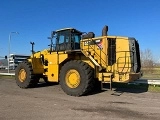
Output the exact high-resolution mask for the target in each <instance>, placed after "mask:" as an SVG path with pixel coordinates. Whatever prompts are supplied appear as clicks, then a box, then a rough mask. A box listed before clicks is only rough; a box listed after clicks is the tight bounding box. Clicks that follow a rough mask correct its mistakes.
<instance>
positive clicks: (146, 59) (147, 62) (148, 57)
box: [141, 49, 154, 72]
mask: <svg viewBox="0 0 160 120" xmlns="http://www.w3.org/2000/svg"><path fill="white" fill-rule="evenodd" d="M141 65H142V69H143V70H145V72H153V67H154V61H153V55H152V51H151V50H150V49H145V50H144V51H141Z"/></svg>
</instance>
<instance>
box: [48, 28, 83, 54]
mask: <svg viewBox="0 0 160 120" xmlns="http://www.w3.org/2000/svg"><path fill="white" fill-rule="evenodd" d="M81 35H82V32H80V31H78V30H76V29H74V28H65V29H60V30H57V31H54V32H52V38H53V37H55V38H56V39H55V40H54V41H53V49H54V50H53V51H57V52H58V51H66V50H77V49H80V40H81ZM51 44H52V43H51Z"/></svg>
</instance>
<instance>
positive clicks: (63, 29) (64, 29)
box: [56, 28, 82, 33]
mask: <svg viewBox="0 0 160 120" xmlns="http://www.w3.org/2000/svg"><path fill="white" fill-rule="evenodd" d="M66 30H75V31H76V32H79V33H82V32H81V31H79V30H77V29H75V28H62V29H59V30H56V32H60V31H66Z"/></svg>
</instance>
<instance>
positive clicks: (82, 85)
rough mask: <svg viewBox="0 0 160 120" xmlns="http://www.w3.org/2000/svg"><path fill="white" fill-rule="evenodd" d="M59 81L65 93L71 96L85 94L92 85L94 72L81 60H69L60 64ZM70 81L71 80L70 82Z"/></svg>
mask: <svg viewBox="0 0 160 120" xmlns="http://www.w3.org/2000/svg"><path fill="white" fill-rule="evenodd" d="M59 81H60V85H61V87H62V89H63V91H64V92H65V93H66V94H68V95H71V96H81V95H85V94H87V93H89V92H90V91H91V90H92V89H93V87H94V72H93V69H92V68H91V67H90V66H89V65H88V64H87V63H85V62H83V61H80V60H73V61H69V62H67V63H66V64H64V66H62V69H61V71H60V76H59ZM70 81H72V82H71V83H70ZM75 81H76V82H75Z"/></svg>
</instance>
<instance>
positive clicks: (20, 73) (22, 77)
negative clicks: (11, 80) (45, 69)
mask: <svg viewBox="0 0 160 120" xmlns="http://www.w3.org/2000/svg"><path fill="white" fill-rule="evenodd" d="M15 79H16V83H17V85H18V86H19V87H20V88H29V87H35V86H36V85H37V83H38V82H39V79H40V77H39V76H37V75H34V74H33V70H32V66H31V64H30V63H29V62H26V61H25V62H22V63H20V64H19V65H18V66H17V68H16V70H15Z"/></svg>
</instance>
